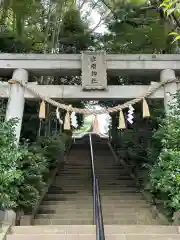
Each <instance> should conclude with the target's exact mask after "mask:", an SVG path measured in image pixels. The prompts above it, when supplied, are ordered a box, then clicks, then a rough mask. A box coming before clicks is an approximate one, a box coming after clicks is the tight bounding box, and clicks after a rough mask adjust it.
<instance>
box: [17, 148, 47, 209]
mask: <svg viewBox="0 0 180 240" xmlns="http://www.w3.org/2000/svg"><path fill="white" fill-rule="evenodd" d="M19 168H20V169H21V171H22V173H23V179H24V181H23V182H22V183H21V185H19V193H20V195H19V198H18V200H17V205H18V208H19V209H23V210H24V211H25V212H29V211H31V210H32V208H33V207H34V206H35V205H36V203H37V201H38V200H39V198H40V195H41V193H42V191H43V189H44V187H45V178H44V176H45V174H47V173H48V172H49V171H48V160H47V159H46V158H45V157H44V156H43V155H42V154H41V153H35V152H31V151H28V152H26V154H25V155H24V156H23V159H22V160H21V164H20V166H19Z"/></svg>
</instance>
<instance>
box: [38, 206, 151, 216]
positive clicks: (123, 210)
mask: <svg viewBox="0 0 180 240" xmlns="http://www.w3.org/2000/svg"><path fill="white" fill-rule="evenodd" d="M102 208H103V209H102V210H103V214H106V215H108V214H109V215H111V214H112V213H113V215H119V213H120V214H121V215H124V214H130V213H141V212H143V213H145V212H149V211H150V208H149V206H148V205H146V207H145V206H144V207H139V206H136V205H134V206H129V208H124V207H123V206H122V207H118V208H116V207H114V206H111V208H110V209H111V210H110V209H107V208H106V205H103V206H102ZM115 209H116V211H115V212H112V210H115ZM39 211H40V212H42V213H47V212H48V211H49V212H50V211H55V212H56V213H58V214H66V213H67V212H71V213H72V212H75V213H76V214H77V213H83V212H84V213H85V214H86V213H90V214H91V213H92V212H93V209H92V208H91V206H89V208H88V207H86V208H80V206H75V205H74V206H73V207H72V206H71V205H70V206H69V205H68V206H67V207H62V206H61V205H60V206H56V205H41V206H40V208H39Z"/></svg>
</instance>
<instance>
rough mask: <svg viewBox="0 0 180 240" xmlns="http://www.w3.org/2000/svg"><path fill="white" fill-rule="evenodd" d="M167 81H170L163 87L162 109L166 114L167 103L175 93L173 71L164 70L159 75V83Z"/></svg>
mask: <svg viewBox="0 0 180 240" xmlns="http://www.w3.org/2000/svg"><path fill="white" fill-rule="evenodd" d="M169 80H172V81H171V82H169V83H166V84H165V85H164V107H165V111H166V112H168V110H169V103H170V102H171V101H172V99H173V97H174V95H175V94H176V93H177V90H178V84H177V80H176V74H175V71H174V70H172V69H164V70H163V71H161V73H160V81H161V82H167V81H169Z"/></svg>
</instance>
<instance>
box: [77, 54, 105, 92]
mask: <svg viewBox="0 0 180 240" xmlns="http://www.w3.org/2000/svg"><path fill="white" fill-rule="evenodd" d="M81 76H82V89H83V90H105V89H107V66H106V53H105V52H83V53H82V75H81Z"/></svg>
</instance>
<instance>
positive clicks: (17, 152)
mask: <svg viewBox="0 0 180 240" xmlns="http://www.w3.org/2000/svg"><path fill="white" fill-rule="evenodd" d="M16 124H17V120H16V119H14V120H10V121H6V122H0V153H1V154H0V209H1V210H3V209H12V208H15V207H16V206H17V199H18V197H19V185H20V184H22V182H23V180H24V178H23V172H22V171H21V170H20V169H19V168H18V166H19V164H20V161H21V160H22V158H23V156H24V154H25V151H24V149H21V148H18V147H17V145H16V144H15V140H16V138H15V134H14V127H15V125H16Z"/></svg>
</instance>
